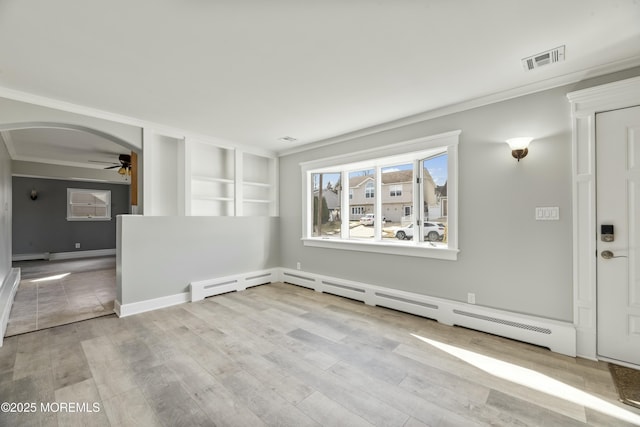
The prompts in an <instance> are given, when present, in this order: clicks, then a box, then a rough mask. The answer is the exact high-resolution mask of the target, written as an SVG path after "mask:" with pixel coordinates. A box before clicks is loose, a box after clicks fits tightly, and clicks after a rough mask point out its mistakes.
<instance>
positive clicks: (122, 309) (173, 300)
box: [113, 292, 191, 317]
mask: <svg viewBox="0 0 640 427" xmlns="http://www.w3.org/2000/svg"><path fill="white" fill-rule="evenodd" d="M190 296H191V294H190V293H189V292H183V293H181V294H175V295H168V296H165V297H160V298H154V299H149V300H144V301H139V302H132V303H129V304H121V303H120V301H118V300H116V301H114V307H113V311H114V312H115V313H116V314H117V315H118V317H127V316H132V315H134V314H140V313H144V312H146V311H152V310H158V309H160V308H165V307H171V306H172V305H177V304H182V303H185V302H189V299H190Z"/></svg>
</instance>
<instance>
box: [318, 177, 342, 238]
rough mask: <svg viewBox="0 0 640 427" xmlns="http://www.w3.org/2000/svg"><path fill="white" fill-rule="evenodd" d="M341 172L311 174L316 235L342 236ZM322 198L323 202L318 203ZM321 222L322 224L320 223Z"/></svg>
mask: <svg viewBox="0 0 640 427" xmlns="http://www.w3.org/2000/svg"><path fill="white" fill-rule="evenodd" d="M340 176H341V175H340V173H314V174H311V187H312V188H311V194H312V195H313V201H312V203H313V212H312V215H313V222H312V223H313V230H312V234H311V235H312V236H314V237H332V238H340V226H341V223H342V221H341V216H342V212H341V209H340V201H341V200H342V183H341V179H340ZM318 200H321V203H318ZM318 224H320V225H318Z"/></svg>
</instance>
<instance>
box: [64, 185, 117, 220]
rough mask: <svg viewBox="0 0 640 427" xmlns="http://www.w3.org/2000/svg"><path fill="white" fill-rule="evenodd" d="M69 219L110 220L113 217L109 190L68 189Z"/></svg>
mask: <svg viewBox="0 0 640 427" xmlns="http://www.w3.org/2000/svg"><path fill="white" fill-rule="evenodd" d="M67 204H68V206H67V218H68V219H71V220H73V219H89V220H90V219H108V218H110V217H111V206H110V205H111V192H110V191H109V190H87V189H77V188H68V189H67Z"/></svg>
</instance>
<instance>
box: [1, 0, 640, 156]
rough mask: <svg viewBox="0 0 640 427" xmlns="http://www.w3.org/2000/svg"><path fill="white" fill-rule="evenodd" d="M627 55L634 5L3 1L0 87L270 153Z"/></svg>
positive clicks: (636, 16)
mask: <svg viewBox="0 0 640 427" xmlns="http://www.w3.org/2000/svg"><path fill="white" fill-rule="evenodd" d="M561 45H565V46H566V61H564V62H562V63H557V64H552V65H549V66H547V67H543V68H540V69H536V70H534V71H531V72H526V71H524V68H523V66H522V64H521V60H522V59H523V58H525V57H527V56H531V55H535V54H537V53H540V52H542V51H545V50H548V49H552V48H555V47H558V46H561ZM636 65H640V2H639V1H638V0H562V1H558V0H519V1H514V0H483V1H478V0H393V1H392V0H389V1H384V0H366V1H365V0H341V1H339V0H323V1H320V0H316V1H311V0H270V1H264V0H216V1H204V0H183V1H172V0H136V1H127V0H112V1H82V0H75V1H73V0H57V1H50V0H14V1H11V0H0V87H4V88H7V89H11V90H16V91H22V92H26V93H30V94H35V95H40V96H44V97H48V98H52V99H56V100H60V101H65V102H69V103H73V104H77V105H82V106H86V107H90V108H93V109H98V110H102V111H107V112H112V113H117V114H120V115H124V116H127V117H131V118H134V119H136V120H143V121H149V122H152V123H159V124H163V125H165V126H170V127H173V128H176V129H181V130H186V131H188V132H191V133H199V134H204V135H210V136H213V137H216V138H218V139H223V140H226V141H229V142H231V143H237V144H241V145H248V146H255V147H260V148H262V149H268V150H273V151H276V152H278V151H286V150H290V149H292V148H293V147H296V146H299V145H301V144H309V143H314V142H318V141H322V140H326V139H328V138H332V137H336V136H338V135H341V134H345V133H349V132H353V131H357V130H360V129H363V128H367V127H371V126H375V125H378V124H381V123H385V122H389V121H393V120H396V119H400V118H403V117H407V116H410V115H415V114H419V113H422V112H427V111H431V110H436V109H439V108H442V107H445V106H451V105H455V104H459V103H464V102H466V101H469V100H474V99H477V98H482V97H488V96H495V95H496V94H501V93H505V92H509V93H513V91H514V90H515V91H522V92H523V93H524V92H526V91H528V90H531V89H532V88H535V89H541V88H543V87H550V86H554V85H557V84H559V83H568V82H571V81H577V80H581V79H584V78H588V77H591V76H594V75H598V74H602V73H605V72H610V71H616V70H620V69H624V68H628V67H631V66H636ZM11 133H12V134H13V132H11ZM34 135H35V134H31V135H29V138H26V137H24V141H26V140H27V139H33V138H32V137H34ZM22 136H24V135H21V136H14V135H11V137H12V138H13V140H14V142H15V141H17V140H20V141H21V142H22V141H23V138H22ZM41 136H42V135H41ZM66 136H69V134H67V135H66ZM75 136H77V134H75ZM284 136H291V137H294V138H297V139H298V142H296V143H291V142H288V143H287V142H282V141H279V140H278V139H279V138H281V137H284ZM45 141H47V139H46V135H45ZM51 142H52V141H48V143H51ZM36 143H38V144H41V143H44V141H34V144H36ZM25 144H26V142H25ZM14 147H15V149H16V150H17V151H20V150H21V148H20V147H18V144H14ZM34 147H35V146H34ZM39 147H41V146H39ZM28 150H31V152H32V151H33V147H32V148H29V149H28ZM28 150H27V148H25V151H28ZM37 150H38V152H41V151H39V150H40V148H38V149H37ZM43 150H44V149H43ZM100 150H102V151H107V150H104V149H102V148H100ZM50 151H51V150H50ZM54 151H55V150H54ZM42 152H44V151H42ZM125 152H126V151H125ZM52 155H53V154H52ZM67 155H68V154H65V156H67Z"/></svg>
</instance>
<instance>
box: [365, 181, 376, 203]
mask: <svg viewBox="0 0 640 427" xmlns="http://www.w3.org/2000/svg"><path fill="white" fill-rule="evenodd" d="M375 197H376V184H375V183H374V182H371V181H367V183H366V184H365V185H364V198H365V199H375Z"/></svg>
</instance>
